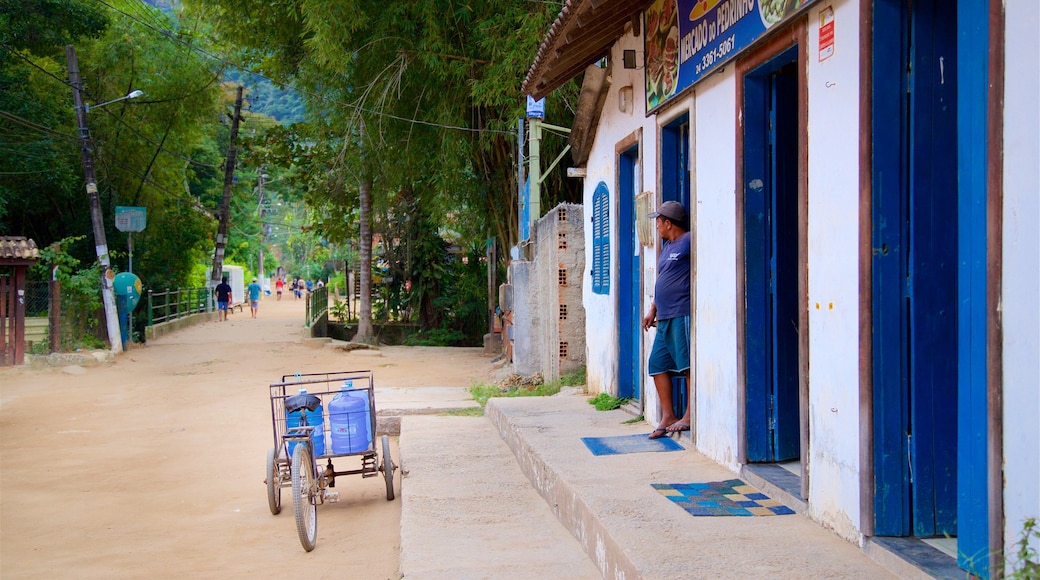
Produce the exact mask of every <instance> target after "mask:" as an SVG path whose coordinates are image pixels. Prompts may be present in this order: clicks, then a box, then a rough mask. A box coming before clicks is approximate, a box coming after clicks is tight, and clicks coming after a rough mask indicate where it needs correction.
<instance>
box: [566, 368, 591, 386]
mask: <svg viewBox="0 0 1040 580" xmlns="http://www.w3.org/2000/svg"><path fill="white" fill-rule="evenodd" d="M585 378H586V371H585V367H584V366H581V367H579V368H576V369H574V370H573V371H570V372H566V373H563V374H562V375H560V384H561V385H563V386H564V387H580V386H584V385H585Z"/></svg>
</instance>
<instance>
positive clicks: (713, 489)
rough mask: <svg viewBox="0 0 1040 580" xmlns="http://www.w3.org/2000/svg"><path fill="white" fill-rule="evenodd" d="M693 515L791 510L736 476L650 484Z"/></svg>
mask: <svg viewBox="0 0 1040 580" xmlns="http://www.w3.org/2000/svg"><path fill="white" fill-rule="evenodd" d="M650 485H652V486H653V488H654V489H656V490H657V491H659V492H661V495H663V496H665V497H667V498H668V499H670V500H672V501H673V502H675V503H676V504H678V505H679V507H681V508H682V509H684V510H686V511H687V512H688V513H689V514H690V515H694V516H780V515H786V514H793V513H794V510H792V509H791V508H789V507H787V506H785V505H783V504H782V503H780V502H778V501H776V500H775V499H770V498H769V496H767V495H766V494H764V493H762V492H760V491H758V490H757V489H755V488H754V487H752V486H750V485H748V484H747V483H744V482H743V481H741V480H739V479H727V480H726V481H709V482H707V483H651V484H650Z"/></svg>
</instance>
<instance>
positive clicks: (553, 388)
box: [469, 381, 560, 409]
mask: <svg viewBox="0 0 1040 580" xmlns="http://www.w3.org/2000/svg"><path fill="white" fill-rule="evenodd" d="M559 392H560V383H559V381H552V382H549V383H540V384H537V385H509V386H504V387H500V386H498V385H488V384H486V383H478V384H475V385H473V386H472V387H470V388H469V394H471V395H473V400H474V401H476V402H477V403H478V404H479V405H480V407H481V409H483V408H484V406H485V405H487V402H488V399H490V398H491V397H549V396H552V395H555V394H556V393H559Z"/></svg>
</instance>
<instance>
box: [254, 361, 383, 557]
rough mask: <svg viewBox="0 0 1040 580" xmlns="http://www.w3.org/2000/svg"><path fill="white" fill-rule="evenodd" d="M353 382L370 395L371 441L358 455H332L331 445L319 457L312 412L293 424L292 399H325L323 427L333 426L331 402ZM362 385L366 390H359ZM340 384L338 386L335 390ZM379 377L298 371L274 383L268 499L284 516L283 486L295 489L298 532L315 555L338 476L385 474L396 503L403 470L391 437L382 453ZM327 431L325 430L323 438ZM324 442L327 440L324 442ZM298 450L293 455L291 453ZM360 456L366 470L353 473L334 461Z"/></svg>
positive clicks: (304, 412) (361, 373)
mask: <svg viewBox="0 0 1040 580" xmlns="http://www.w3.org/2000/svg"><path fill="white" fill-rule="evenodd" d="M348 381H349V384H351V386H352V388H350V389H349V390H350V391H354V392H357V391H365V393H366V394H367V399H368V408H367V409H366V411H367V414H368V423H369V424H368V429H369V431H368V432H369V441H368V445H367V447H366V448H365V449H363V450H360V451H357V452H352V453H332V452H331V447H332V446H331V441H330V445H329V447H328V448H327V451H328V452H327V453H324V454H322V455H317V456H316V455H315V449H314V442H313V439H312V434H313V432H314V429H315V426H313V425H309V424H308V423H309V421H308V420H307V415H308V411H307V409H306V408H304V409H300V411H301V419H300V425H299V426H297V427H289V426H288V413H287V412H286V399H288V398H289V397H293V396H295V395H297V391H299V390H300V389H304V388H306V389H307V394H308V395H313V396H314V397H317V398H318V399H319V400H320V401H321V406H322V413H323V414H322V425H324V424H326V423H329V422H330V419H329V416H328V403H330V402H331V401H332V398H333V397H335V396H336V395H338V394H339V393H342V392H344V389H343V388H341V387H340V386H339V385H343V384H345V383H347V382H348ZM358 384H360V385H361V386H360V387H359V386H356V385H358ZM333 385H335V388H330V387H332V386H333ZM374 389H375V386H374V378H373V374H372V371H370V370H361V371H341V372H329V373H307V374H303V373H296V374H293V375H283V376H282V378H281V381H279V382H276V383H271V385H270V387H269V390H270V392H269V394H270V399H271V426H272V434H273V447H271V449H270V450H269V451H268V453H267V472H266V479H265V483H266V484H267V500H268V507H269V508H270V510H271V513H272V514H274V515H277V514H278V513H280V512H281V488H283V487H291V488H292V499H293V510H294V512H295V519H296V527H297V532H298V533H299V536H300V543H301V544H303V548H304V550H306V551H308V552H310V551H311V550H313V549H314V546H315V543H316V540H317V514H316V510H315V508H316V507H317V506H318V505H321V504H323V503H325V501H326V500H327V499H328V500H329V501H335V499H334V498H336V497H338V494H336V495H331V493H330V492H329V488H331V487H335V485H336V477H337V476H342V475H361V477H375V476H378V475H380V473H381V474H382V475H383V479H384V481H385V483H386V499H387V501H392V500H393V499H394V497H395V496H394V484H393V477H394V471H395V470H396V469H397V466H396V465H395V464H394V462H393V459H392V458H391V456H390V443H389V437H388V436H387V435H383V436H382V437H381V444H382V445H381V446H382V453H381V454H380V453H379V452H378V451H377V450H376V445H375V440H376V437H375V435H376V408H375V393H374ZM324 436H325V431H324V428H323V432H322V437H323V438H324ZM323 442H324V439H323ZM290 448H292V449H293V451H292V454H291V456H290V453H289V449H290ZM346 457H358V458H360V460H361V467H360V468H358V469H347V470H343V471H337V470H336V468H335V466H334V465H333V463H332V460H333V459H336V458H346ZM319 460H323V461H325V465H324V466H319V463H318V462H319Z"/></svg>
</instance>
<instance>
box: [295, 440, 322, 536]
mask: <svg viewBox="0 0 1040 580" xmlns="http://www.w3.org/2000/svg"><path fill="white" fill-rule="evenodd" d="M313 467H314V466H313V464H312V461H311V450H310V446H309V445H305V444H301V445H297V446H296V448H295V449H293V457H292V492H293V499H292V501H293V511H295V512H296V531H297V532H298V533H299V534H300V543H301V544H303V549H304V550H306V551H308V552H310V551H311V550H313V549H314V543H315V542H316V541H317V539H318V514H317V507H316V506H315V505H314V502H312V501H311V494H312V493H313V487H314V486H313V483H314V479H313V477H312V474H311V470H312V469H313Z"/></svg>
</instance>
